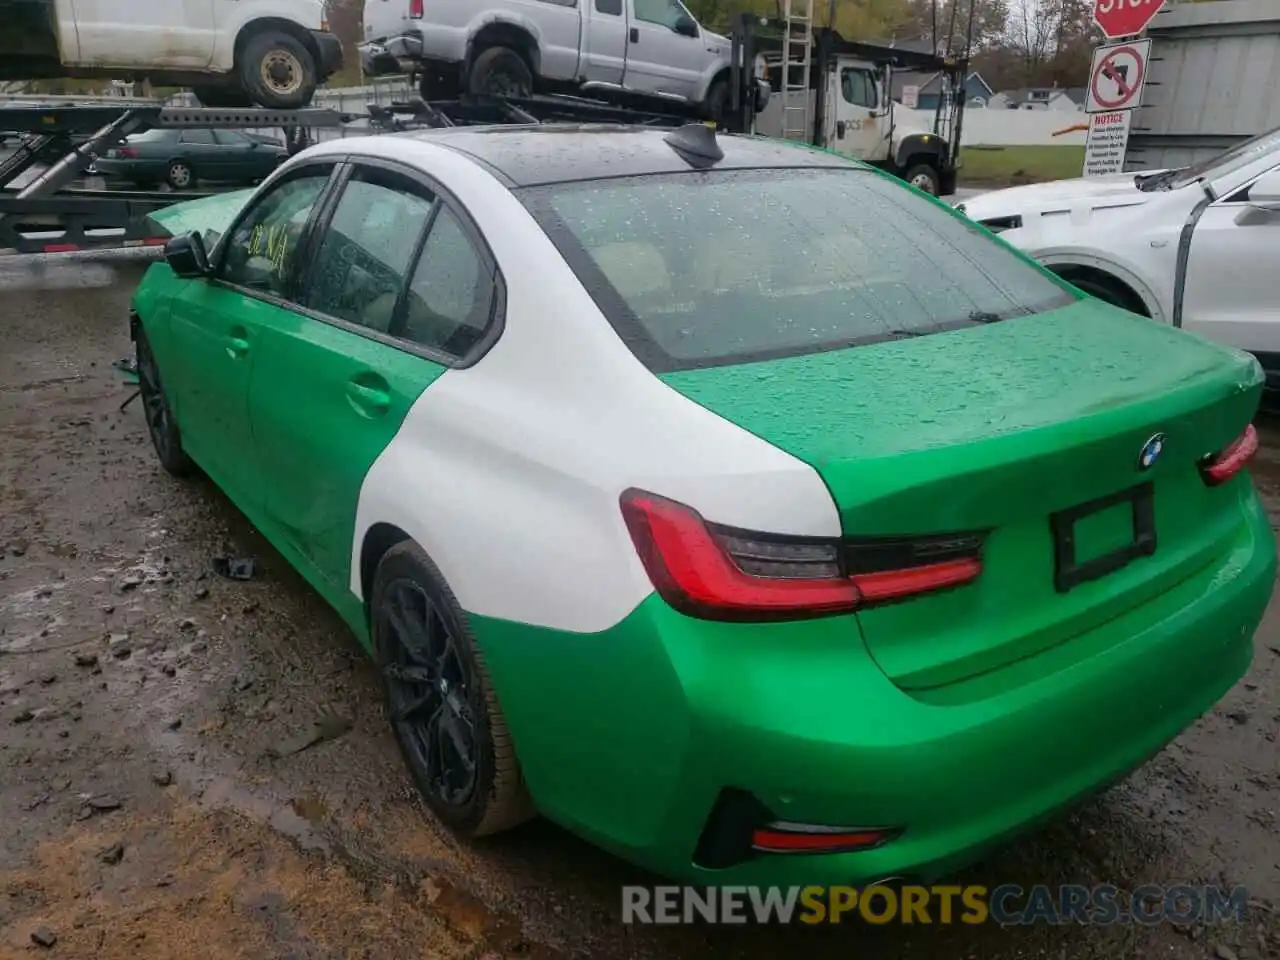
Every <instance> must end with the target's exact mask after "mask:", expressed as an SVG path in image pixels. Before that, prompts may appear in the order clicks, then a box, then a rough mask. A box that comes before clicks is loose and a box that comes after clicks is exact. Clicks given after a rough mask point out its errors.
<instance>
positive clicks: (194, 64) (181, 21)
mask: <svg viewBox="0 0 1280 960" xmlns="http://www.w3.org/2000/svg"><path fill="white" fill-rule="evenodd" d="M0 26H2V27H3V29H2V30H0V80H41V79H48V78H60V77H74V78H87V79H99V78H101V79H114V78H121V79H142V78H146V79H149V80H151V81H152V82H153V83H157V84H166V85H167V84H172V85H175V86H191V87H194V88H195V91H196V95H197V96H198V97H199V98H200V100H201V101H202V102H203V103H204V104H205V105H206V106H211V107H238V106H248V105H250V104H251V103H256V104H258V105H260V106H263V107H271V108H274V109H278V110H292V109H297V108H299V107H304V106H306V105H307V104H308V103H310V102H311V97H312V94H313V93H315V89H316V87H317V86H318V85H319V84H321V83H323V82H324V81H325V79H327V78H328V77H329V76H330V75H331V74H333V72H334V71H336V70H337V69H338V68H339V67H340V66H341V65H342V44H341V43H339V41H338V38H337V37H336V36H334V35H333V34H332V33H330V32H329V25H328V23H327V21H326V20H325V15H324V4H323V2H322V0H0Z"/></svg>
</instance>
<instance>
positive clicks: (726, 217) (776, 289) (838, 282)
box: [519, 168, 1075, 372]
mask: <svg viewBox="0 0 1280 960" xmlns="http://www.w3.org/2000/svg"><path fill="white" fill-rule="evenodd" d="M519 195H520V197H521V199H522V200H523V201H524V203H525V205H526V206H527V207H528V208H529V210H530V211H531V212H532V213H533V215H534V217H535V218H537V220H538V221H539V223H540V224H541V225H542V227H543V229H544V230H546V231H547V233H548V235H549V236H550V237H551V239H552V241H553V242H554V243H555V244H556V245H557V246H558V247H559V249H560V251H561V253H562V254H563V255H564V256H565V258H566V259H567V260H568V262H569V264H570V266H571V267H572V268H573V269H574V271H575V272H576V273H577V275H578V277H579V279H581V280H582V282H583V283H584V285H585V286H586V288H587V290H588V291H590V293H591V295H592V297H593V298H594V299H595V301H596V303H597V304H598V305H599V306H600V308H601V310H602V311H603V312H604V314H605V316H606V317H608V318H609V321H610V323H612V324H613V326H614V328H615V329H616V330H617V331H618V334H619V335H620V336H621V337H622V338H623V340H625V341H626V342H627V344H628V345H629V346H630V348H631V349H632V350H633V351H634V352H635V354H636V355H637V356H638V357H639V358H640V360H641V361H643V362H644V363H645V364H646V365H647V366H648V367H649V368H650V369H651V370H654V371H656V372H666V371H672V370H684V369H690V368H694V367H708V366H718V365H722V364H732V363H745V362H749V361H752V360H764V359H770V358H776V357H785V356H795V355H799V354H804V353H816V352H819V351H823V350H834V349H840V348H843V347H849V346H856V345H859V344H867V343H876V342H879V341H883V340H893V339H903V338H907V337H916V336H922V335H925V334H930V333H937V332H940V331H944V330H954V329H958V328H961V327H965V326H970V325H973V324H978V323H991V322H994V321H998V320H1004V319H1008V318H1010V317H1018V316H1026V315H1028V314H1033V313H1040V312H1042V311H1045V310H1050V309H1053V308H1055V307H1059V306H1065V305H1066V304H1068V303H1071V302H1072V301H1073V300H1074V299H1075V297H1074V295H1073V294H1072V293H1069V292H1068V291H1067V289H1066V288H1065V287H1064V286H1062V285H1060V284H1058V283H1056V282H1055V281H1054V280H1053V279H1051V278H1050V277H1048V276H1046V275H1045V274H1044V273H1043V272H1041V271H1040V270H1038V269H1037V268H1035V267H1033V266H1032V265H1030V264H1028V263H1027V262H1025V261H1024V260H1022V259H1021V258H1020V257H1019V256H1018V255H1017V254H1015V253H1013V252H1012V251H1011V250H1009V249H1008V248H1006V247H1005V246H1004V245H1003V244H1001V243H1000V242H998V241H995V240H992V239H991V238H990V237H989V236H987V235H986V234H984V233H981V232H979V230H978V229H977V228H976V227H974V226H973V225H972V224H970V223H968V222H967V221H965V220H963V219H962V218H960V217H957V216H954V215H952V214H950V213H948V212H947V211H946V210H943V209H940V208H939V207H938V206H937V205H935V204H933V203H930V202H929V201H927V200H924V199H922V198H920V197H919V196H917V195H915V194H914V193H912V192H910V191H909V190H907V189H906V188H905V187H903V186H901V185H899V184H897V183H895V182H893V181H891V180H889V179H887V178H885V177H881V176H878V175H876V174H874V173H871V172H868V171H865V170H859V169H854V168H849V169H837V170H819V169H813V168H809V169H788V170H749V171H726V172H715V171H712V172H702V173H695V172H690V173H680V174H666V175H662V176H653V177H630V178H619V179H611V180H596V181H587V182H578V183H564V184H553V185H549V186H541V187H533V188H528V189H524V190H521V191H519Z"/></svg>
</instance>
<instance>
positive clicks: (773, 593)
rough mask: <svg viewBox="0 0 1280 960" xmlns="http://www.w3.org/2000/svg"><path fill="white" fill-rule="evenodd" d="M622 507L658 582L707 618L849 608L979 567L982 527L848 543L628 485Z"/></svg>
mask: <svg viewBox="0 0 1280 960" xmlns="http://www.w3.org/2000/svg"><path fill="white" fill-rule="evenodd" d="M621 506H622V515H623V518H624V519H625V521H626V524H627V529H628V530H629V531H630V533H631V539H632V542H633V543H634V544H635V547H636V552H637V553H638V554H639V556H640V561H641V563H643V564H644V568H645V571H646V572H647V573H648V574H649V579H650V580H651V581H652V583H653V586H654V589H655V590H657V591H658V594H659V595H660V596H661V597H662V598H663V599H664V600H665V601H666V602H667V603H668V604H669V605H670V606H671V607H673V608H674V609H676V610H679V611H680V612H681V613H685V614H688V615H689V616H692V617H699V618H701V619H705V620H735V621H756V620H799V619H805V618H809V617H821V616H828V615H831V614H838V613H847V612H849V611H852V610H855V609H857V608H858V607H861V606H866V605H868V604H871V603H878V602H885V601H890V600H899V599H902V598H905V597H909V596H914V595H917V594H922V593H929V592H932V591H935V590H943V589H947V588H949V587H956V586H960V585H962V584H965V583H969V582H970V581H972V580H975V579H976V578H977V577H978V576H979V575H980V574H981V572H982V562H981V559H980V552H981V549H982V545H983V539H984V538H983V537H982V536H981V535H959V536H948V537H945V538H938V537H922V538H918V539H906V540H902V539H881V540H875V541H865V542H861V543H850V544H846V543H843V542H842V541H840V540H837V539H829V540H828V539H823V538H818V537H789V536H780V535H777V534H768V533H754V532H750V531H745V530H737V529H731V528H727V527H720V526H716V525H713V524H709V523H707V522H706V521H705V520H703V518H702V516H701V515H700V514H699V513H698V512H697V511H696V510H694V509H692V508H691V507H687V506H685V505H684V504H682V503H677V502H675V501H674V500H668V499H666V498H665V497H660V496H657V495H656V494H652V493H647V492H645V491H643V490H635V489H632V490H627V491H625V492H624V493H623V494H622V497H621ZM851 567H852V569H851Z"/></svg>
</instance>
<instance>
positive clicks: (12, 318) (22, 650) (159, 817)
mask: <svg viewBox="0 0 1280 960" xmlns="http://www.w3.org/2000/svg"><path fill="white" fill-rule="evenodd" d="M144 267H145V261H143V260H133V259H125V258H121V257H120V256H119V255H116V256H113V257H98V258H94V257H72V258H49V259H17V258H9V259H5V260H2V261H0V317H3V318H4V335H3V339H2V340H0V344H2V345H0V957H6V958H7V957H23V956H29V955H31V953H32V952H41V951H44V952H49V953H51V955H55V956H62V957H85V958H89V957H93V958H102V960H110V958H117V957H120V958H125V957H127V958H131V960H134V958H138V957H170V956H172V957H175V958H179V957H180V958H183V960H190V958H192V957H199V958H202V960H203V958H210V960H218V958H224V957H225V958H231V957H253V958H274V957H280V958H285V957H288V958H327V957H368V958H388V960H402V958H405V957H410V956H426V957H439V958H454V957H457V958H464V957H465V958H486V960H494V958H499V957H523V958H555V957H563V958H568V957H575V956H589V957H593V958H599V960H613V958H640V957H672V958H690V960H691V958H695V957H697V958H783V957H792V956H796V955H797V954H802V955H804V956H806V957H809V958H813V960H823V958H828V957H829V958H835V957H840V958H842V960H844V958H848V957H850V956H875V957H877V958H880V957H884V958H889V957H911V958H915V957H921V958H939V960H942V958H947V960H952V958H962V957H966V958H967V957H974V958H977V957H983V958H998V960H1013V958H1039V957H1044V958H1053V960H1058V958H1074V957H1098V958H1107V960H1115V958H1121V957H1142V958H1146V957H1168V958H1202V957H1217V958H1219V960H1231V958H1233V957H1234V958H1239V960H1246V958H1249V957H1255V958H1256V957H1264V956H1280V925H1277V924H1276V923H1275V920H1274V913H1273V907H1272V904H1273V903H1274V902H1276V901H1278V900H1280V831H1277V829H1276V823H1275V817H1276V808H1277V806H1278V800H1280V760H1278V754H1277V750H1276V735H1277V732H1278V731H1280V705H1278V703H1277V690H1278V689H1280V619H1278V616H1280V615H1277V613H1276V611H1275V610H1274V609H1273V611H1272V612H1271V614H1270V615H1269V616H1268V619H1267V621H1266V622H1265V623H1264V625H1263V628H1262V630H1261V632H1260V634H1259V636H1258V639H1257V655H1256V657H1255V661H1254V665H1253V669H1252V671H1251V672H1250V674H1249V676H1248V677H1247V678H1246V679H1245V681H1244V682H1242V683H1241V684H1240V685H1239V686H1238V687H1237V688H1236V689H1235V690H1234V691H1232V693H1231V694H1230V695H1229V696H1228V697H1227V699H1226V700H1225V701H1224V702H1223V703H1222V704H1220V705H1219V706H1218V707H1217V708H1216V709H1215V710H1214V711H1213V712H1212V713H1210V714H1209V715H1207V716H1205V717H1204V718H1202V719H1201V721H1200V722H1199V723H1197V724H1196V725H1195V727H1194V728H1192V729H1191V730H1189V731H1187V732H1186V733H1185V734H1184V735H1183V736H1182V737H1181V738H1180V739H1179V740H1178V741H1177V742H1176V743H1174V744H1173V745H1171V746H1170V747H1169V748H1168V749H1167V750H1165V751H1164V752H1163V753H1162V754H1161V755H1160V756H1159V757H1157V758H1156V759H1155V760H1153V761H1152V762H1151V763H1149V764H1148V765H1147V766H1145V767H1144V768H1142V769H1141V770H1139V771H1137V772H1136V773H1135V774H1134V775H1133V776H1131V777H1130V778H1129V779H1128V780H1127V781H1125V782H1124V783H1122V784H1121V785H1119V786H1117V787H1115V788H1113V789H1112V790H1111V791H1109V792H1108V793H1107V794H1105V795H1104V796H1103V797H1101V798H1100V799H1098V800H1096V801H1094V802H1093V803H1091V804H1089V805H1088V806H1086V807H1083V808H1081V809H1079V810H1077V811H1075V812H1074V813H1073V814H1072V815H1070V816H1068V817H1064V818H1062V819H1060V820H1059V821H1057V822H1054V823H1052V824H1051V825H1049V826H1048V827H1047V828H1045V829H1044V830H1043V831H1041V832H1040V833H1038V834H1035V835H1033V836H1030V837H1027V838H1025V839H1023V840H1022V841H1020V842H1019V843H1017V844H1016V845H1014V846H1012V847H1010V848H1008V849H1006V850H1004V851H1002V852H1001V853H999V854H998V855H996V856H995V857H993V858H992V859H991V860H989V861H988V862H986V863H983V864H981V865H978V866H976V867H974V868H972V869H971V870H969V871H968V872H967V873H966V875H965V876H964V877H962V878H959V879H960V880H961V881H968V882H975V883H984V884H987V885H988V886H995V885H997V884H1000V883H1021V884H1024V885H1028V886H1029V885H1032V884H1036V883H1044V884H1058V883H1084V884H1098V883H1114V884H1117V885H1119V886H1121V887H1123V888H1129V889H1132V888H1133V887H1136V886H1138V885H1140V884H1145V883H1156V884H1172V883H1181V882H1190V883H1208V884H1225V885H1235V884H1243V885H1245V886H1247V887H1248V888H1249V891H1250V896H1251V898H1252V902H1253V905H1252V906H1251V907H1250V909H1249V913H1248V917H1247V919H1246V920H1245V921H1244V922H1234V921H1233V922H1230V923H1226V924H1220V925H1213V926H1190V927H1177V926H1175V925H1172V924H1160V925H1157V926H1150V927H1148V926H1137V925H1125V926H1113V927H1080V926H1063V927H1055V926H1048V925H1044V926H1036V927H1024V928H1016V929H1007V930H1005V929H1000V928H998V927H996V926H994V925H988V926H983V927H977V928H974V927H960V926H953V927H929V928H924V927H919V926H917V927H910V926H895V927H892V928H872V927H866V926H861V927H854V926H849V925H846V926H842V927H838V928H831V927H828V928H825V929H798V928H779V927H771V928H763V929H760V928H757V929H743V928H727V927H719V928H713V927H707V926H697V927H662V928H657V927H643V928H642V927H628V926H624V925H623V924H622V923H621V922H620V902H621V901H620V893H619V887H620V886H621V885H622V884H624V883H628V882H639V883H646V882H653V881H652V878H649V877H646V876H644V875H643V874H640V873H638V872H637V871H636V870H634V869H633V868H630V867H628V866H627V865H625V864H622V863H620V862H618V861H616V860H614V859H612V858H611V857H609V856H607V855H605V854H603V853H600V852H598V851H596V850H594V849H592V848H590V847H588V846H586V845H585V844H583V843H581V842H580V841H578V840H575V839H574V838H573V837H571V836H569V835H568V834H566V833H564V832H563V831H561V830H559V829H557V828H555V827H553V826H551V825H549V824H547V823H543V822H536V823H533V824H530V825H528V826H527V827H524V828H521V829H520V830H518V831H516V832H515V833H513V834H508V835H504V836H501V837H497V838H493V839H491V840H490V841H487V842H485V843H481V844H475V845H469V846H460V845H459V844H457V843H456V842H454V841H453V840H452V839H450V838H449V837H448V836H447V835H446V834H445V833H444V832H442V831H441V830H440V829H439V828H438V827H437V826H436V825H435V823H434V822H433V821H432V819H431V818H430V816H429V815H428V814H427V813H426V812H425V811H424V810H423V808H422V807H421V806H420V804H419V803H418V802H417V801H416V800H415V798H414V796H413V794H412V791H411V788H410V786H409V782H408V779H407V777H406V776H405V774H404V773H403V771H402V769H401V765H400V762H399V758H398V756H397V754H396V751H395V747H394V744H393V742H392V740H391V737H390V736H389V733H388V731H387V729H386V724H385V722H384V718H383V716H382V710H381V706H380V703H379V699H378V697H377V694H376V688H375V683H374V678H373V675H372V671H371V669H370V667H369V665H368V664H367V663H366V661H365V660H364V658H363V656H362V654H361V652H360V650H359V649H358V648H357V646H356V644H355V642H354V641H353V640H352V639H351V638H350V637H349V636H348V634H347V633H346V632H345V630H344V628H343V627H342V625H341V624H340V623H339V621H338V619H337V618H336V616H334V615H333V614H332V613H330V612H329V611H328V610H327V609H326V608H325V606H324V605H323V603H322V602H321V601H320V600H319V598H318V597H317V596H316V595H315V594H314V593H313V592H312V591H311V590H310V589H309V588H307V587H306V586H305V585H304V584H303V583H302V582H301V580H300V579H299V578H298V577H297V576H295V575H294V574H293V573H292V572H291V571H290V570H289V569H288V568H287V567H286V565H285V564H284V562H283V561H282V560H281V559H280V558H279V557H278V556H277V555H276V554H275V553H274V552H273V551H272V550H271V549H270V547H268V546H267V544H266V543H264V542H263V541H262V539H261V538H260V537H259V536H258V535H257V534H256V533H255V532H254V531H253V530H252V529H251V528H250V527H249V525H248V524H247V523H246V522H245V520H244V519H243V517H241V516H240V515H239V514H238V513H237V512H236V511H235V510H234V509H233V508H232V507H231V506H230V505H229V504H228V502H227V501H226V499H225V498H224V497H223V496H222V495H221V494H220V493H219V492H218V491H217V490H216V489H213V488H212V487H211V486H210V485H209V484H208V483H207V482H204V481H195V482H191V483H186V484H184V483H179V482H177V481H174V480H172V479H170V478H168V477H167V476H165V475H163V474H162V473H161V471H160V469H159V467H158V466H157V464H156V463H155V460H154V458H153V456H152V453H151V450H150V447H149V445H148V442H147V439H146V434H145V430H144V427H143V422H142V412H141V410H140V408H139V404H137V403H133V404H131V405H129V406H128V407H126V408H124V409H123V410H122V409H121V404H122V402H123V401H124V400H125V399H126V398H127V397H128V396H129V389H128V388H126V387H125V386H124V385H123V384H122V381H121V379H120V378H119V376H118V375H117V374H116V372H115V371H114V370H113V369H112V366H111V365H112V362H113V361H115V360H117V359H119V358H121V357H124V356H126V355H127V354H128V352H129V349H130V348H129V342H128V335H127V329H126V323H125V317H126V310H127V304H128V298H129V295H130V293H131V291H132V289H133V288H134V286H135V284H136V282H137V280H138V278H139V276H140V274H141V271H142V270H143V268H144ZM1264 427H1265V430H1264V433H1265V437H1266V447H1265V449H1264V454H1263V458H1262V460H1261V462H1260V464H1259V466H1258V469H1257V471H1256V472H1255V480H1256V482H1257V483H1258V485H1259V487H1260V489H1261V490H1262V492H1263V494H1264V495H1265V496H1266V499H1267V502H1268V505H1269V507H1270V508H1271V509H1272V511H1273V513H1274V512H1275V511H1277V510H1280V445H1277V442H1276V441H1277V439H1280V431H1277V430H1276V429H1275V427H1274V426H1272V425H1265V424H1264ZM223 555H230V556H255V557H257V558H258V559H259V560H260V562H261V571H260V574H259V576H258V577H257V578H256V579H254V580H252V581H250V582H236V581H230V580H225V579H222V578H220V577H218V576H216V575H215V574H213V573H211V572H210V570H211V562H212V560H213V558H214V557H218V556H223ZM300 736H301V737H303V740H298V738H299V737H300ZM316 737H319V738H320V739H321V742H319V743H317V744H315V745H313V746H310V747H308V748H306V749H302V750H300V751H299V752H292V751H293V750H294V749H295V748H298V747H299V746H300V744H301V743H303V742H305V741H306V740H309V739H315V738H316ZM280 753H284V754H286V755H285V756H283V757H281V756H278V754H280ZM38 941H41V942H44V943H49V942H52V946H41V945H40V943H39V942H38Z"/></svg>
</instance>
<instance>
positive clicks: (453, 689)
mask: <svg viewBox="0 0 1280 960" xmlns="http://www.w3.org/2000/svg"><path fill="white" fill-rule="evenodd" d="M369 619H370V631H371V635H372V641H373V652H374V657H375V661H376V663H377V665H378V670H379V674H380V675H381V678H382V684H383V692H384V696H385V700H386V706H387V715H388V718H389V720H390V721H391V727H392V731H393V733H394V734H395V738H396V742H397V743H398V744H399V746H400V752H401V755H402V756H403V757H404V761H405V765H406V766H407V767H408V768H409V774H410V776H411V777H412V778H413V782H414V785H415V786H416V787H417V789H418V792H419V793H420V794H421V796H422V799H423V800H424V801H425V802H426V804H427V806H428V807H430V809H431V811H432V813H434V814H435V815H436V816H437V817H438V818H439V819H440V821H441V822H442V823H443V824H444V825H445V826H447V827H448V828H449V829H450V830H452V831H453V832H454V833H455V834H457V835H458V836H460V837H462V838H464V839H471V838H474V837H481V836H487V835H489V834H493V833H499V832H501V831H503V830H509V829H511V828H512V827H515V826H518V825H519V824H521V823H523V822H525V821H526V820H528V819H530V818H531V817H533V816H535V815H536V811H535V810H534V808H533V803H532V801H531V800H530V798H529V793H528V790H527V789H526V787H525V783H524V777H523V775H522V773H521V770H520V764H519V761H518V760H517V759H516V753H515V746H514V744H513V743H512V740H511V734H510V732H509V731H508V729H507V722H506V718H505V717H504V716H503V714H502V708H501V706H499V703H498V698H497V694H496V692H495V691H494V688H493V682H492V681H491V680H490V678H489V672H488V669H487V668H486V666H485V659H484V654H483V652H482V651H481V650H480V647H479V645H478V644H477V643H476V641H475V637H474V636H473V634H472V633H471V629H470V627H469V626H468V624H467V621H466V617H465V615H464V614H463V612H462V608H461V607H460V606H459V604H458V601H457V599H456V598H455V597H454V595H453V591H451V590H450V589H449V586H448V584H446V583H445V581H444V578H443V576H441V574H440V570H439V568H437V567H436V565H435V563H434V562H432V560H431V558H430V557H428V556H427V554H426V552H425V551H424V550H423V549H422V548H421V547H420V546H418V544H416V543H414V542H413V541H411V540H406V541H404V542H402V543H400V544H398V545H396V546H394V547H392V548H391V549H390V550H388V551H387V553H386V555H385V556H383V558H382V560H381V561H380V562H379V564H378V568H377V571H376V572H375V574H374V577H373V588H372V590H371V592H370V605H369ZM433 728H434V732H433Z"/></svg>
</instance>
